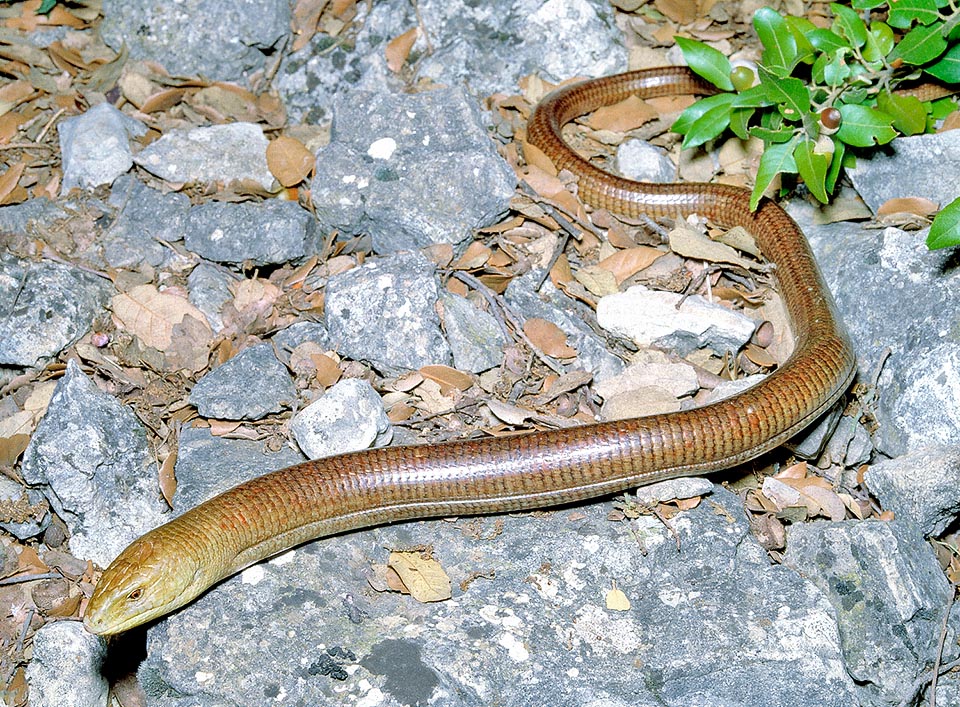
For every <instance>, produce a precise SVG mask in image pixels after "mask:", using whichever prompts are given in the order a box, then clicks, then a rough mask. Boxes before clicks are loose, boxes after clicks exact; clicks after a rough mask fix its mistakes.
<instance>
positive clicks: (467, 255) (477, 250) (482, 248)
mask: <svg viewBox="0 0 960 707" xmlns="http://www.w3.org/2000/svg"><path fill="white" fill-rule="evenodd" d="M492 253H493V251H492V250H490V248H489V247H488V246H486V245H484V244H483V243H481V242H480V241H473V243H471V244H470V245H469V246H468V247H467V249H466V250H465V251H464V252H463V255H461V256H460V257H459V258H457V260H456V262H454V263H453V265H451V266H450V267H452V268H453V269H454V270H477V269H479V268H482V267H483V266H484V265H486V263H487V261H488V260H490V255H491V254H492Z"/></svg>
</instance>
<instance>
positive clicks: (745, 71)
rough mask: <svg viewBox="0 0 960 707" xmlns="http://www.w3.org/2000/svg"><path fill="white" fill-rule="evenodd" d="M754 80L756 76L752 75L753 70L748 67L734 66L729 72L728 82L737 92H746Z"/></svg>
mask: <svg viewBox="0 0 960 707" xmlns="http://www.w3.org/2000/svg"><path fill="white" fill-rule="evenodd" d="M756 78H757V75H756V74H754V73H753V69H751V68H750V67H749V66H735V67H733V70H732V71H731V72H730V81H731V83H733V87H734V88H735V89H737V90H738V91H746V90H747V89H748V88H750V87H751V86H753V82H754V80H755V79H756Z"/></svg>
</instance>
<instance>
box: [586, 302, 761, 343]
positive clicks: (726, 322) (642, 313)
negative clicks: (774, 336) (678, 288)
mask: <svg viewBox="0 0 960 707" xmlns="http://www.w3.org/2000/svg"><path fill="white" fill-rule="evenodd" d="M681 299H682V302H683V304H681V305H680V307H679V308H677V304H678V303H680V302H681ZM597 322H599V324H600V326H602V327H603V328H604V329H606V330H607V331H610V332H613V333H615V334H618V335H620V336H626V337H628V338H630V339H633V340H634V341H635V342H636V343H637V344H638V345H639V346H652V345H657V346H660V347H663V348H670V349H674V350H676V351H677V353H679V354H680V355H681V356H685V355H686V354H688V353H690V352H691V351H693V350H694V349H698V348H704V347H707V348H710V349H711V350H712V351H714V352H716V353H717V354H719V355H721V356H722V355H724V354H726V353H728V352H730V351H739V350H740V348H741V347H742V346H743V345H744V344H746V343H747V342H748V341H749V340H750V337H751V336H752V335H753V330H754V329H755V328H756V322H754V321H753V320H752V319H750V318H749V317H747V316H745V315H743V314H740V313H738V312H732V311H730V310H729V309H727V308H726V307H724V306H722V305H719V304H713V303H711V302H707V301H706V300H705V299H703V298H702V297H701V296H700V295H692V296H690V297H686V298H682V295H679V294H676V293H674V292H661V291H658V290H650V289H647V288H646V287H644V286H643V285H634V286H633V287H630V288H629V289H627V290H626V291H625V292H617V293H616V294H612V295H607V296H605V297H601V298H600V301H599V302H598V303H597Z"/></svg>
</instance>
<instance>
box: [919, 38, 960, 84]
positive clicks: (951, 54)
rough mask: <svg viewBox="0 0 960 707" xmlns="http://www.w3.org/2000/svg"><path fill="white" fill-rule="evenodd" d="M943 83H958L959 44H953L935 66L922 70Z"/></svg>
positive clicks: (959, 64) (959, 73)
mask: <svg viewBox="0 0 960 707" xmlns="http://www.w3.org/2000/svg"><path fill="white" fill-rule="evenodd" d="M924 71H926V72H927V73H928V74H930V75H931V76H935V77H936V78H938V79H940V80H941V81H943V82H944V83H960V44H954V45H953V46H952V47H950V49H948V50H947V53H946V54H944V55H943V56H942V57H940V60H939V61H938V62H937V63H936V64H932V65H931V66H928V67H926V68H925V69H924Z"/></svg>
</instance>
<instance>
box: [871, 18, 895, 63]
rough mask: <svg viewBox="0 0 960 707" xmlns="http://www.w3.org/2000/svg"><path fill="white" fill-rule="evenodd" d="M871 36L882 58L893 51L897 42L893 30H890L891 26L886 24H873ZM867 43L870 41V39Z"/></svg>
mask: <svg viewBox="0 0 960 707" xmlns="http://www.w3.org/2000/svg"><path fill="white" fill-rule="evenodd" d="M870 36H871V37H872V38H873V42H874V44H875V45H876V47H877V50H878V51H879V52H880V55H881V56H886V55H887V54H889V53H890V52H891V51H893V47H894V45H895V44H896V41H895V40H894V38H893V30H892V29H890V25H888V24H886V23H885V22H871V23H870ZM867 41H870V40H869V39H868V40H867Z"/></svg>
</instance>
